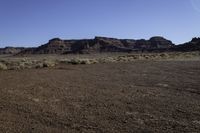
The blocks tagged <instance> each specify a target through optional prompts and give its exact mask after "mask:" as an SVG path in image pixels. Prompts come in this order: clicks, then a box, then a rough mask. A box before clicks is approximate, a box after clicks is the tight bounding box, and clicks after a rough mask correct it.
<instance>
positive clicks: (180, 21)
mask: <svg viewBox="0 0 200 133" xmlns="http://www.w3.org/2000/svg"><path fill="white" fill-rule="evenodd" d="M95 36H106V37H114V38H123V39H125V38H127V39H141V38H144V39H149V38H150V37H152V36H164V37H165V38H167V39H170V40H172V41H173V42H174V43H176V44H180V43H183V42H187V41H190V40H191V39H192V38H193V37H199V36H200V0H0V47H5V46H25V47H30V46H39V45H41V44H44V43H46V42H48V40H50V39H52V38H55V37H59V38H61V39H83V38H94V37H95Z"/></svg>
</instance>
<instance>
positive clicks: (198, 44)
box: [0, 36, 200, 55]
mask: <svg viewBox="0 0 200 133" xmlns="http://www.w3.org/2000/svg"><path fill="white" fill-rule="evenodd" d="M194 50H200V38H193V39H192V40H191V41H189V42H187V43H184V44H180V45H175V44H174V43H173V42H172V41H170V40H168V39H165V38H164V37H161V36H154V37H151V38H150V39H148V40H145V39H117V38H110V37H101V36H96V37H95V38H94V39H71V40H62V39H60V38H53V39H51V40H49V41H48V42H47V43H46V44H43V45H40V46H38V47H32V48H24V47H16V48H15V47H6V48H0V54H17V55H26V54H71V53H80V54H85V53H101V52H133V51H142V52H143V51H149V52H150V51H194Z"/></svg>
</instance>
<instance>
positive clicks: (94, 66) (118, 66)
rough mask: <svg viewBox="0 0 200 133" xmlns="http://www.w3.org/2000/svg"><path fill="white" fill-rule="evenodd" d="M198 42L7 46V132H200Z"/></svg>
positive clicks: (1, 118) (3, 127)
mask: <svg viewBox="0 0 200 133" xmlns="http://www.w3.org/2000/svg"><path fill="white" fill-rule="evenodd" d="M197 40H198V41H196V39H195V41H194V39H193V41H191V42H190V43H186V44H184V45H176V46H175V45H174V46H170V48H168V47H167V48H164V49H160V48H153V49H147V48H146V49H145V50H144V49H139V50H138V49H137V51H134V50H133V51H129V52H127V51H119V49H117V51H113V47H115V45H114V44H115V42H114V44H112V43H110V42H109V43H105V42H103V44H107V45H106V49H109V48H110V45H112V49H111V50H110V49H109V51H106V52H96V51H98V50H99V48H101V43H100V44H98V45H100V46H99V47H98V48H97V49H95V52H94V49H93V51H92V52H91V51H90V50H88V49H90V47H86V48H85V47H83V48H84V51H87V53H85V52H81V53H80V52H79V53H71V52H70V53H69V54H66V53H65V51H64V50H63V51H64V52H63V53H51V52H50V53H46V54H44V53H34V52H33V51H34V50H30V49H29V48H28V49H25V48H23V50H20V51H18V53H10V54H8V53H6V52H5V53H6V54H2V55H1V58H0V92H1V93H0V132H2V133H3V132H6V133H14V132H16V133H18V132H21V133H27V132H34V133H35V132H36V133H41V132H49V133H50V132H52V133H58V132H87V133H88V132H102V133H103V132H119V133H122V132H129V133H130V132H152V133H154V132H159V133H160V132H166V133H170V132H171V133H173V132H181V133H183V132H185V133H188V132H196V133H197V132H200V96H199V95H200V90H199V88H200V84H199V83H200V51H199V50H198V49H199V46H200V45H199V42H200V41H199V39H197ZM194 42H195V43H194ZM158 43H159V44H160V42H158ZM154 44H155V43H154ZM52 45H53V46H52ZM60 45H64V44H63V43H58V42H54V43H50V44H49V43H48V44H46V46H45V47H44V46H42V48H41V47H40V51H55V49H57V48H60V47H59V46H60ZM76 45H77V44H76ZM81 45H82V44H81ZM85 45H87V43H86V44H84V46H85ZM161 45H162V44H161ZM156 46H157V45H156ZM52 47H53V50H52ZM107 47H108V48H107ZM185 47H186V48H187V49H185ZM188 47H189V48H188ZM12 49H14V48H12ZM104 49H105V48H104ZM191 49H192V50H191ZM193 49H195V50H193ZM196 49H197V50H196ZM81 50H82V49H81ZM114 50H115V48H114ZM186 50H187V51H186ZM28 51H31V52H28ZM36 51H38V50H36ZM61 51H62V50H61ZM14 52H16V50H14Z"/></svg>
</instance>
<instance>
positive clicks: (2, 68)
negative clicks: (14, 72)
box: [0, 62, 7, 70]
mask: <svg viewBox="0 0 200 133" xmlns="http://www.w3.org/2000/svg"><path fill="white" fill-rule="evenodd" d="M0 70H7V66H6V65H5V64H3V63H1V62H0Z"/></svg>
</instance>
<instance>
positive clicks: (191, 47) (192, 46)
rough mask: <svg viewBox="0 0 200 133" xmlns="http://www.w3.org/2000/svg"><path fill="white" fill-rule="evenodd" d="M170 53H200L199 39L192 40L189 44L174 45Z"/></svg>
mask: <svg viewBox="0 0 200 133" xmlns="http://www.w3.org/2000/svg"><path fill="white" fill-rule="evenodd" d="M171 50H172V51H184V52H187V51H200V38H196V37H195V38H193V39H192V40H191V41H190V42H187V43H184V44H181V45H176V46H174V47H173V48H171Z"/></svg>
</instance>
